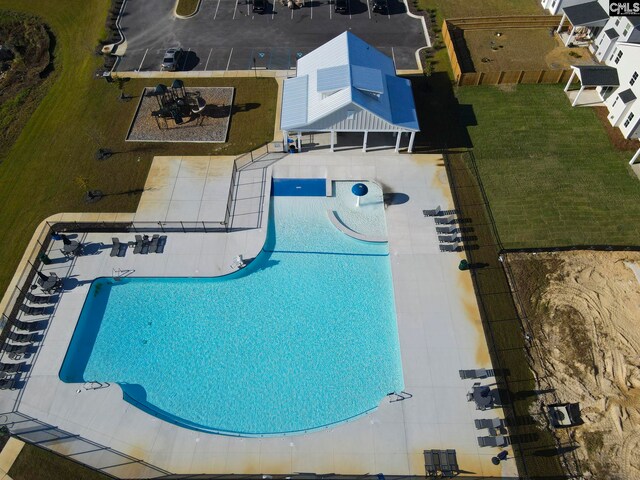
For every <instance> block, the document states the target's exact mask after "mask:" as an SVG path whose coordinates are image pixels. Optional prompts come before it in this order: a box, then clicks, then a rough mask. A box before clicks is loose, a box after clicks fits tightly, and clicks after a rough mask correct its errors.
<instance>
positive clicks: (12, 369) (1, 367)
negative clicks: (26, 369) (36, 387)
mask: <svg viewBox="0 0 640 480" xmlns="http://www.w3.org/2000/svg"><path fill="white" fill-rule="evenodd" d="M23 365H24V362H20V363H0V372H4V373H18V372H19V371H20V370H21V369H22V367H23Z"/></svg>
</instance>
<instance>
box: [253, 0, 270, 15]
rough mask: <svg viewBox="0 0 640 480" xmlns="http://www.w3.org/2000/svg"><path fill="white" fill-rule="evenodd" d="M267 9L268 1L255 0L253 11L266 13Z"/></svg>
mask: <svg viewBox="0 0 640 480" xmlns="http://www.w3.org/2000/svg"><path fill="white" fill-rule="evenodd" d="M266 9H267V0H253V11H254V12H258V13H264V11H265V10H266Z"/></svg>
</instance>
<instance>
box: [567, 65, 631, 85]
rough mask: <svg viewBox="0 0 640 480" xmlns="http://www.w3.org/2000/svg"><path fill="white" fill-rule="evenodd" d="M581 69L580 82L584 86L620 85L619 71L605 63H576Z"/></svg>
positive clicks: (577, 67)
mask: <svg viewBox="0 0 640 480" xmlns="http://www.w3.org/2000/svg"><path fill="white" fill-rule="evenodd" d="M573 68H575V69H577V70H579V71H580V83H582V86H583V87H617V86H619V85H620V80H619V79H618V71H617V70H616V69H615V68H613V67H607V66H605V65H575V66H574V67H573Z"/></svg>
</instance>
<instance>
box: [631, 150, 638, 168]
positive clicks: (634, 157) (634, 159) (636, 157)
mask: <svg viewBox="0 0 640 480" xmlns="http://www.w3.org/2000/svg"><path fill="white" fill-rule="evenodd" d="M637 161H640V148H639V149H638V151H637V152H636V154H635V155H634V156H633V157H631V161H630V162H629V165H633V164H634V163H636V162H637Z"/></svg>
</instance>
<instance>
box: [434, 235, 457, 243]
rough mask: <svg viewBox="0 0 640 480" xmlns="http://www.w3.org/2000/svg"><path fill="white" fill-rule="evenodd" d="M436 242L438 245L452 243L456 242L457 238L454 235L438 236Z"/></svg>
mask: <svg viewBox="0 0 640 480" xmlns="http://www.w3.org/2000/svg"><path fill="white" fill-rule="evenodd" d="M438 241H439V242H440V243H454V242H457V241H458V236H457V235H455V234H452V235H438Z"/></svg>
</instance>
